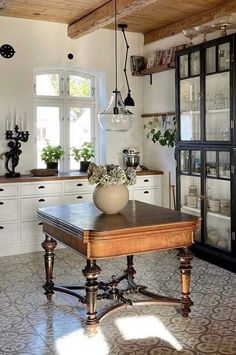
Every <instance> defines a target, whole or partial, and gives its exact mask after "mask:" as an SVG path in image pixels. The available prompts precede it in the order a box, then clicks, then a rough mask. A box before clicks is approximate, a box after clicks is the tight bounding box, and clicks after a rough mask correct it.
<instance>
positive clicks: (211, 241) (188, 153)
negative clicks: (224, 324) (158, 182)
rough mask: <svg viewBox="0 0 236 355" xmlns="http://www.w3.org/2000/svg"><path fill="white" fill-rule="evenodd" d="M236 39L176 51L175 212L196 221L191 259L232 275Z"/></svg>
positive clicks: (235, 261)
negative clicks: (198, 223) (197, 227)
mask: <svg viewBox="0 0 236 355" xmlns="http://www.w3.org/2000/svg"><path fill="white" fill-rule="evenodd" d="M235 53H236V34H235V35H230V36H226V37H221V38H218V39H216V40H213V41H209V42H204V43H201V44H199V45H195V46H193V47H189V48H185V49H183V50H181V51H179V52H177V57H176V62H177V70H176V92H177V95H176V111H177V113H176V117H177V142H176V159H177V182H176V186H177V188H176V192H177V208H178V209H179V210H181V211H183V212H185V213H190V214H193V215H198V216H201V218H202V222H201V230H200V231H199V232H198V233H197V234H196V236H195V244H194V246H193V251H194V253H195V255H197V256H199V257H202V258H203V259H205V260H208V261H210V262H213V263H215V264H218V265H220V266H222V267H224V268H227V269H230V270H233V271H236V242H235V232H236V208H235V207H236V184H235V160H236V140H235V127H236V126H235V119H236V65H235V61H234V58H236V56H235Z"/></svg>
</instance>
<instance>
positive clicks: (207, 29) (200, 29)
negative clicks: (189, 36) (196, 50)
mask: <svg viewBox="0 0 236 355" xmlns="http://www.w3.org/2000/svg"><path fill="white" fill-rule="evenodd" d="M194 29H195V30H196V32H197V33H199V34H202V35H203V42H206V40H207V38H206V37H207V34H208V33H211V32H212V31H213V28H212V26H208V25H199V26H195V27H194Z"/></svg>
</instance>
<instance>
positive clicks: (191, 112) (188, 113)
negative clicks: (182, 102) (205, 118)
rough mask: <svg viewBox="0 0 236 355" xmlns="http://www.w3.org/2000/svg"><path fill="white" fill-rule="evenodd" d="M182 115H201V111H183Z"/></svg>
mask: <svg viewBox="0 0 236 355" xmlns="http://www.w3.org/2000/svg"><path fill="white" fill-rule="evenodd" d="M180 114H181V115H192V114H198V115H200V111H181V112H180Z"/></svg>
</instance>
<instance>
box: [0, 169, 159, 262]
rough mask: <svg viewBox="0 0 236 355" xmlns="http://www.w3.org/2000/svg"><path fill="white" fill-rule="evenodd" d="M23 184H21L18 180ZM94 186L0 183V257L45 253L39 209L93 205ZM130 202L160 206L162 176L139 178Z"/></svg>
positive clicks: (83, 183) (81, 183)
mask: <svg viewBox="0 0 236 355" xmlns="http://www.w3.org/2000/svg"><path fill="white" fill-rule="evenodd" d="M19 181H20V180H19ZM94 188H95V185H89V183H88V180H87V179H86V178H82V179H80V178H78V179H70V178H69V177H68V179H66V180H56V181H55V180H54V181H46V180H44V179H43V180H42V181H38V182H19V183H0V246H1V248H0V256H3V255H11V254H20V253H26V252H33V251H37V250H42V247H41V243H42V241H43V239H44V235H43V233H42V226H41V224H40V222H39V221H38V219H37V212H36V211H37V208H40V207H45V206H52V205H59V204H61V203H64V204H67V203H84V202H92V201H93V190H94ZM128 189H129V199H130V200H132V199H135V200H139V201H143V202H147V203H151V204H155V205H161V176H160V175H145V176H138V177H137V183H136V184H135V185H134V186H128Z"/></svg>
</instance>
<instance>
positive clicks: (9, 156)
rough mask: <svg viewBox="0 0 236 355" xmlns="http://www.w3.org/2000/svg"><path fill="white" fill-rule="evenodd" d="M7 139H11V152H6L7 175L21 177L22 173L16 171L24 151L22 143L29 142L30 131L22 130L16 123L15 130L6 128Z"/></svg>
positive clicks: (9, 143)
mask: <svg viewBox="0 0 236 355" xmlns="http://www.w3.org/2000/svg"><path fill="white" fill-rule="evenodd" d="M6 139H7V140H10V142H8V144H7V145H8V147H9V148H10V150H9V152H6V153H5V157H6V169H7V171H8V173H6V177H9V178H13V177H19V176H20V173H16V172H15V168H16V166H17V165H18V163H19V157H20V155H21V153H22V150H21V149H20V148H21V143H20V142H27V141H28V139H29V131H20V130H19V127H18V125H17V124H16V125H15V127H14V130H6Z"/></svg>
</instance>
